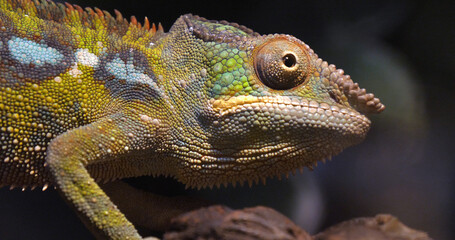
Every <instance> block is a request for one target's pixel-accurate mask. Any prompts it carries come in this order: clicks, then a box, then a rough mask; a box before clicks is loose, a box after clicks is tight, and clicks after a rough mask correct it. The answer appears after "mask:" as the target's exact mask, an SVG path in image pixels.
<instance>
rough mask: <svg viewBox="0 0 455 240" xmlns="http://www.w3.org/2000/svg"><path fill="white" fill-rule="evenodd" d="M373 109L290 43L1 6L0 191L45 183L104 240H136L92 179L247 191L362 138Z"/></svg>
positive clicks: (221, 25) (212, 27) (210, 27)
mask: <svg viewBox="0 0 455 240" xmlns="http://www.w3.org/2000/svg"><path fill="white" fill-rule="evenodd" d="M383 109H384V106H383V105H382V104H381V103H380V101H379V99H377V98H375V97H374V95H373V94H369V93H366V91H365V90H364V89H360V88H359V86H358V84H356V83H354V82H353V81H352V80H351V79H350V77H349V76H348V75H345V74H344V73H343V70H341V69H336V67H335V66H334V65H329V64H328V63H327V62H324V61H323V60H322V59H320V58H318V56H317V55H316V54H315V53H314V52H313V50H311V49H310V48H309V47H308V46H307V45H306V44H304V43H303V42H301V41H300V40H298V39H296V38H294V37H292V36H289V35H279V34H276V35H259V34H257V33H255V32H253V31H252V30H250V29H248V28H246V27H244V26H240V25H238V24H235V23H228V22H225V21H221V22H217V21H209V20H206V19H204V18H200V17H197V16H192V15H184V16H182V17H180V18H179V19H178V20H177V21H176V22H175V24H174V25H173V26H172V28H171V29H170V31H169V32H167V33H164V32H163V30H162V28H161V27H158V30H157V28H156V27H155V25H153V26H152V27H150V24H149V22H148V20H146V21H145V22H144V25H143V26H142V25H141V24H139V23H137V20H136V19H135V18H132V20H131V22H128V21H127V20H125V19H123V17H122V16H121V15H120V14H119V13H116V16H115V17H113V16H111V15H110V14H109V13H108V12H103V11H101V10H99V9H95V10H93V9H86V10H82V8H80V7H79V6H76V5H70V4H66V5H61V4H55V3H53V2H50V1H44V0H43V1H29V0H14V1H13V0H0V111H1V118H0V143H1V152H0V184H1V185H12V186H20V187H32V188H33V187H36V186H44V188H47V186H48V185H49V184H54V185H55V186H56V187H57V189H58V190H59V191H60V192H62V194H63V196H64V197H65V198H66V199H67V200H68V202H69V203H70V204H72V205H74V206H75V209H77V211H78V212H79V214H80V215H82V216H83V218H86V219H88V221H89V222H90V223H91V225H93V226H94V228H95V229H97V230H95V232H96V233H97V234H101V235H102V236H104V237H106V238H109V239H140V236H139V235H138V233H137V232H136V230H135V229H134V226H133V225H132V224H131V223H130V222H129V221H128V220H127V219H126V218H125V216H124V215H123V214H122V213H121V212H120V211H119V210H118V209H117V208H116V206H115V205H114V204H113V203H112V202H111V201H110V200H109V198H108V197H107V196H106V194H105V193H104V192H103V191H102V190H101V189H100V188H99V186H98V184H97V182H99V181H107V180H115V179H119V178H125V177H133V176H141V175H167V176H172V177H174V178H176V179H177V180H178V181H181V182H182V183H184V184H186V185H187V186H189V187H196V188H201V187H211V186H213V185H220V184H229V183H230V184H236V183H237V182H240V183H243V182H245V181H247V182H250V183H251V182H252V181H258V180H260V179H265V178H266V177H272V176H277V175H281V174H283V173H287V172H289V171H293V170H295V169H299V168H302V167H305V166H308V167H312V166H313V164H315V163H316V162H317V161H319V160H323V159H324V158H327V157H331V156H332V155H335V154H337V153H339V152H340V151H341V150H342V149H344V148H346V147H348V146H351V145H353V144H356V143H359V142H360V141H361V140H362V139H363V138H364V137H365V134H366V133H367V131H368V129H369V126H370V121H369V120H368V118H367V117H366V116H365V114H367V113H377V112H380V111H382V110H383Z"/></svg>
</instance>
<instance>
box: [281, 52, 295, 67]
mask: <svg viewBox="0 0 455 240" xmlns="http://www.w3.org/2000/svg"><path fill="white" fill-rule="evenodd" d="M283 62H284V65H286V67H288V68H291V67H293V66H294V65H295V63H296V59H295V56H294V55H293V54H286V56H284V57H283Z"/></svg>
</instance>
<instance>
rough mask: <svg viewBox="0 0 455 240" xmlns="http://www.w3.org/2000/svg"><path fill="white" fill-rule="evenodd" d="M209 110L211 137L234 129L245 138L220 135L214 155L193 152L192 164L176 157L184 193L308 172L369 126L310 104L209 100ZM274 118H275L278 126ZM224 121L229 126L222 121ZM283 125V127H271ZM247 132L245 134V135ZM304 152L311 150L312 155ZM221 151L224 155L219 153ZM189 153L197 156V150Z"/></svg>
mask: <svg viewBox="0 0 455 240" xmlns="http://www.w3.org/2000/svg"><path fill="white" fill-rule="evenodd" d="M211 104H212V109H213V110H214V111H215V112H216V115H217V121H216V123H214V126H215V128H214V130H215V131H217V132H218V133H220V132H221V133H223V128H224V129H229V128H230V127H232V126H236V127H238V128H239V129H244V130H245V131H240V132H242V133H244V134H246V135H243V136H240V135H239V136H234V135H223V139H222V140H219V139H218V140H215V141H213V142H212V144H214V145H212V146H211V149H212V150H213V149H216V151H213V152H210V151H209V152H199V154H196V155H197V156H199V157H198V158H197V159H194V158H193V157H194V156H193V157H192V156H190V155H187V156H185V157H183V156H182V157H183V158H184V159H186V161H183V162H180V163H181V164H182V163H183V164H185V166H186V167H185V168H184V169H186V171H185V172H183V173H180V174H177V176H175V177H176V178H177V179H178V180H179V181H181V182H183V183H184V184H185V185H186V186H187V187H196V188H205V187H213V186H219V185H228V184H232V185H236V184H237V183H240V184H241V185H242V184H243V183H244V182H248V183H249V184H250V185H251V184H252V182H259V181H262V182H265V180H266V179H267V178H272V177H278V178H281V176H282V175H283V174H285V175H287V174H288V173H289V172H295V171H296V170H298V169H301V170H303V168H304V167H308V168H310V169H312V168H313V166H314V165H316V164H317V162H318V161H323V162H324V161H325V159H327V158H329V159H330V158H331V156H334V155H336V154H338V153H340V152H341V151H342V149H344V148H346V147H348V146H351V145H355V144H357V143H359V142H360V141H361V140H363V138H364V137H365V135H366V133H367V131H368V129H369V126H370V120H369V119H368V118H366V117H365V116H364V115H362V114H360V113H358V112H357V111H355V110H353V109H349V108H343V107H341V106H330V105H328V104H327V103H323V102H322V103H318V102H316V101H315V100H311V101H307V100H299V99H294V98H291V97H286V96H274V97H254V96H239V97H232V98H230V99H229V100H224V101H223V100H212V101H211ZM252 111H253V112H254V114H251V112H252ZM248 114H250V116H261V117H262V121H263V122H259V124H258V123H255V122H256V120H254V119H253V118H248ZM276 115H280V118H279V120H276ZM227 119H229V121H224V120H227ZM242 119H243V120H242ZM283 120H284V121H285V123H286V124H288V127H284V126H283V124H277V123H278V122H279V121H283ZM229 124H232V125H229ZM274 125H275V126H278V128H274ZM264 127H266V128H264ZM247 131H251V132H249V133H245V132H247ZM315 131H317V132H318V133H319V134H318V135H316V134H315ZM232 132H235V131H231V133H232ZM315 136H317V137H315ZM227 138H229V139H230V140H227ZM308 146H317V147H315V149H317V150H316V151H313V150H312V149H311V148H308ZM188 147H189V146H188ZM189 148H191V147H189ZM224 148H230V149H229V151H224V150H223V149H224ZM191 149H192V151H196V152H197V151H198V150H197V149H198V148H191ZM193 155H194V154H193Z"/></svg>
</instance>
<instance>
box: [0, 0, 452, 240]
mask: <svg viewBox="0 0 455 240" xmlns="http://www.w3.org/2000/svg"><path fill="white" fill-rule="evenodd" d="M70 2H71V3H74V4H78V5H80V6H83V7H86V6H90V7H95V6H96V7H98V8H101V9H105V10H108V11H109V12H111V13H113V10H114V9H118V10H120V11H121V12H122V14H123V16H130V15H135V16H136V17H137V18H138V20H142V19H143V18H144V16H148V18H149V20H151V21H152V22H161V23H162V24H163V26H164V28H165V30H166V31H167V30H169V28H170V27H171V25H172V23H173V22H174V21H175V19H177V18H178V17H179V16H180V15H182V14H185V13H190V12H191V13H193V14H197V15H200V16H203V17H205V18H208V19H216V20H222V19H225V20H228V21H231V22H237V23H240V24H243V25H246V26H247V27H250V28H252V29H253V30H255V31H257V32H259V33H261V34H268V33H288V34H291V35H294V36H296V37H297V38H299V39H302V40H303V41H304V42H305V43H307V44H309V45H310V46H311V47H312V48H313V49H314V50H315V52H316V53H318V55H319V56H320V57H322V58H323V59H324V60H326V61H328V62H329V63H333V64H335V65H336V66H337V67H340V68H343V69H344V70H345V72H346V73H348V74H350V75H351V77H352V78H353V79H354V81H357V82H358V83H359V84H360V86H361V87H363V88H366V89H367V90H368V91H369V92H373V93H375V95H376V96H378V97H380V99H381V100H382V102H383V103H384V104H385V105H386V107H387V108H386V111H384V112H383V113H381V114H380V115H377V116H371V119H372V121H373V126H372V129H371V131H370V133H369V135H368V136H367V138H366V140H365V141H364V142H363V143H362V144H360V145H358V146H355V147H351V148H349V149H347V150H345V151H344V152H343V153H342V154H340V155H338V156H336V157H334V158H333V161H329V162H327V163H326V164H319V166H318V167H317V168H316V169H315V170H314V171H309V170H306V171H305V172H304V173H303V174H297V176H293V177H290V178H289V179H288V180H284V181H275V180H270V181H268V184H267V186H263V185H258V186H254V187H253V188H249V187H242V188H240V187H237V188H232V187H229V188H224V189H220V190H214V191H206V190H204V191H190V193H191V194H194V195H204V196H206V197H207V198H209V199H211V200H213V201H214V202H221V203H225V204H227V205H228V206H231V207H234V208H243V207H249V206H255V205H266V206H269V207H272V208H275V209H277V210H279V211H280V212H282V213H284V214H285V215H286V216H289V217H290V218H291V219H293V220H294V221H295V222H296V223H297V224H298V225H300V226H301V227H303V228H304V229H306V230H307V231H309V232H310V233H311V234H314V233H317V232H319V231H321V230H323V229H324V228H325V227H327V226H330V225H333V224H335V223H338V222H340V221H344V220H348V219H351V218H355V217H364V216H374V215H376V214H378V213H390V214H392V215H395V216H397V217H398V218H399V219H400V220H401V221H403V222H404V223H405V224H407V225H408V226H410V227H412V228H416V229H419V230H422V231H425V232H428V233H429V235H430V236H431V237H432V238H434V239H438V240H450V239H455V161H454V160H455V144H454V139H455V131H454V130H455V125H454V124H455V122H454V120H455V118H454V115H455V111H454V110H455V108H454V107H455V106H454V104H455V101H454V100H455V97H454V93H455V88H454V87H455V1H391V0H390V1H389V0H386V1H384V0H371V1H360V0H358V1H334V0H328V1H295V2H287V1H269V0H265V1H236V0H231V1H216V0H211V1H208V0H204V1H185V2H177V1H174V0H155V1H139V0H128V1H125V0H109V1H102V0H99V1H88V0H84V1H82V0H81V1H76V0H72V1H70ZM144 180H147V181H150V179H149V178H140V179H138V180H131V182H141V181H144ZM160 181H161V180H160ZM172 185H173V186H174V187H175V188H177V189H182V188H183V187H182V186H181V185H179V184H177V183H173V184H172ZM91 238H92V237H91V235H90V233H89V232H88V231H87V230H86V229H85V228H84V226H83V225H82V224H81V223H80V222H79V220H78V219H77V217H76V215H75V214H74V213H73V212H72V211H71V210H70V209H69V207H67V206H66V205H65V203H64V201H62V200H61V198H60V197H59V196H58V194H57V193H56V192H55V191H54V190H48V191H46V192H44V193H43V192H41V191H39V190H35V191H26V192H21V191H20V190H18V189H16V190H13V191H9V190H8V189H6V188H5V189H0V239H91Z"/></svg>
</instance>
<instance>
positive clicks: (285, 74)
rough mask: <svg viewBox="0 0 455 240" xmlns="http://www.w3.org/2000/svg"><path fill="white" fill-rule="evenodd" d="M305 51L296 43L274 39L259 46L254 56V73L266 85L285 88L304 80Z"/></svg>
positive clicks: (306, 58) (273, 87)
mask: <svg viewBox="0 0 455 240" xmlns="http://www.w3.org/2000/svg"><path fill="white" fill-rule="evenodd" d="M307 54H308V53H307V51H306V50H304V48H302V46H300V45H299V44H297V43H294V42H292V41H289V40H286V39H275V40H272V41H269V42H267V43H265V44H263V45H262V46H260V47H259V50H258V51H257V52H256V54H255V57H254V66H255V70H256V74H257V76H258V77H259V79H260V80H261V82H262V83H264V84H265V85H266V86H268V87H270V88H272V89H275V90H287V89H291V88H293V87H296V86H298V85H300V84H302V83H303V82H305V80H306V78H307V76H308V75H309V71H308V70H309V65H310V64H309V57H308V55H307Z"/></svg>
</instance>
